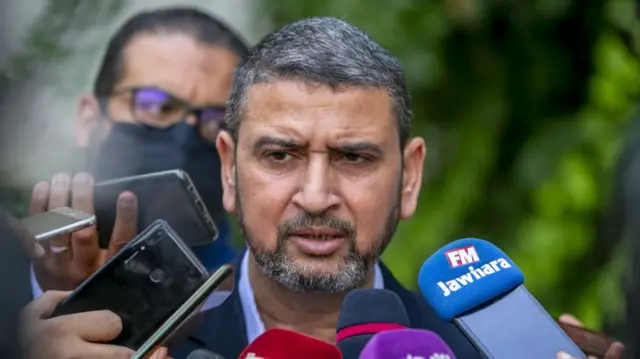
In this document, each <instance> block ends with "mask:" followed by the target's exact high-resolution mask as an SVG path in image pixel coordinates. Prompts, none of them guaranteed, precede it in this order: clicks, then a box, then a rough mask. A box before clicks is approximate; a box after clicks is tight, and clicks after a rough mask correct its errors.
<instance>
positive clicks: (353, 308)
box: [336, 289, 410, 359]
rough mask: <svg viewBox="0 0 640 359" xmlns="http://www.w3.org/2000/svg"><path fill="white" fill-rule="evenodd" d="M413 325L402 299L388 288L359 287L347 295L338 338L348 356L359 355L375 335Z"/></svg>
mask: <svg viewBox="0 0 640 359" xmlns="http://www.w3.org/2000/svg"><path fill="white" fill-rule="evenodd" d="M409 326H410V322H409V316H408V315H407V311H406V309H405V308H404V305H403V304H402V300H400V297H398V295H397V294H395V293H394V292H392V291H389V290H386V289H355V290H353V291H351V292H349V294H347V296H346V297H345V298H344V301H343V302H342V308H341V309H340V314H339V316H338V330H337V333H336V340H337V345H338V348H340V351H341V352H342V356H343V357H344V358H345V359H352V358H358V356H359V355H360V351H361V350H362V348H363V347H364V346H365V344H367V342H368V341H369V340H370V339H371V337H373V335H375V334H377V333H380V332H384V331H388V330H396V329H405V328H407V327H409Z"/></svg>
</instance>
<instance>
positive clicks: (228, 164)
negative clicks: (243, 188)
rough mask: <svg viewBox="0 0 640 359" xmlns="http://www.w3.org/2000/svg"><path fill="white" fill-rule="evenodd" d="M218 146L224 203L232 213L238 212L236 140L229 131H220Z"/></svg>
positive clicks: (217, 140)
mask: <svg viewBox="0 0 640 359" xmlns="http://www.w3.org/2000/svg"><path fill="white" fill-rule="evenodd" d="M216 148H217V149H218V155H219V156H220V166H221V167H220V176H221V179H222V205H223V206H224V209H225V210H226V211H227V212H229V213H231V214H235V213H236V190H237V188H236V173H235V172H236V167H235V142H234V141H233V137H231V134H230V133H229V132H227V131H220V133H219V134H218V138H217V139H216Z"/></svg>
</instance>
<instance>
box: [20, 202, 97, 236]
mask: <svg viewBox="0 0 640 359" xmlns="http://www.w3.org/2000/svg"><path fill="white" fill-rule="evenodd" d="M21 222H22V224H23V225H24V226H25V228H27V230H29V232H31V233H32V234H33V235H34V236H35V238H36V240H37V241H45V240H48V239H51V238H54V237H57V236H60V235H63V234H69V233H71V232H74V231H77V230H79V229H83V228H86V227H89V226H91V225H93V224H94V223H96V216H95V215H93V214H89V213H86V212H83V211H79V210H77V209H73V208H69V207H60V208H56V209H52V210H50V211H47V212H44V213H39V214H36V215H34V216H31V217H27V218H23V219H22V220H21Z"/></svg>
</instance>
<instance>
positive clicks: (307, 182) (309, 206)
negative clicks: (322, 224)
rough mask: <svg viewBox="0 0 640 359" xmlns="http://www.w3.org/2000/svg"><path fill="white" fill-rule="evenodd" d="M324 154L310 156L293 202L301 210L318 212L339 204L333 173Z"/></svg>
mask: <svg viewBox="0 0 640 359" xmlns="http://www.w3.org/2000/svg"><path fill="white" fill-rule="evenodd" d="M326 157H327V156H326V155H321V154H317V155H316V156H310V158H309V160H308V161H307V166H306V168H305V172H304V175H303V176H301V178H300V181H301V184H300V186H299V190H298V192H297V193H296V194H295V195H294V197H293V203H294V204H295V205H296V206H298V207H300V208H301V209H302V210H304V211H306V212H308V213H313V214H320V213H323V212H325V211H327V210H330V209H332V208H334V207H337V206H338V205H339V204H340V197H339V196H338V194H337V190H336V181H335V174H334V173H333V171H331V166H330V164H329V161H328V159H327V158H326Z"/></svg>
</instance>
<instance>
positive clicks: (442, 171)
mask: <svg viewBox="0 0 640 359" xmlns="http://www.w3.org/2000/svg"><path fill="white" fill-rule="evenodd" d="M167 5H183V6H184V5H195V6H198V7H200V8H201V9H204V10H206V11H209V12H211V13H213V14H215V15H218V16H219V17H221V18H223V19H225V20H226V22H227V23H229V24H230V25H231V27H233V28H234V29H237V30H238V31H239V32H240V33H241V34H243V35H244V36H245V38H246V39H248V40H249V42H250V43H251V44H254V43H256V42H257V41H258V40H259V39H260V38H261V37H262V36H263V35H265V34H266V33H268V32H269V31H271V30H273V29H275V28H276V27H279V26H281V25H283V24H285V23H288V22H291V21H294V20H297V19H300V18H304V17H310V16H321V15H329V16H336V17H339V18H342V19H344V20H346V21H348V22H350V23H352V24H354V25H356V26H358V27H360V28H362V29H363V30H365V31H366V32H368V33H369V34H370V35H371V36H372V37H373V38H374V39H376V40H377V41H378V42H380V43H381V44H382V45H383V46H385V47H387V48H388V49H390V50H391V51H392V52H393V53H394V54H395V55H396V56H398V57H399V58H400V59H401V61H402V62H403V64H404V68H405V71H406V76H407V80H408V83H409V86H410V90H411V93H412V96H413V109H414V112H415V122H414V130H413V134H414V135H416V136H423V137H425V138H426V142H427V145H428V158H427V167H426V169H425V179H424V184H423V188H422V193H421V203H420V205H419V210H418V213H417V214H416V216H415V217H414V218H413V219H412V220H410V221H407V222H404V223H402V224H401V227H400V230H399V232H398V233H397V235H396V238H395V240H394V242H393V243H392V245H391V247H390V248H389V250H388V251H387V252H386V253H385V256H384V259H385V261H386V263H387V264H388V265H389V266H390V267H391V268H392V270H393V272H394V273H395V274H396V276H397V277H398V278H399V279H400V280H401V281H402V282H403V283H404V284H405V285H407V286H409V287H412V288H415V287H416V283H415V278H416V275H417V272H418V270H419V268H420V266H421V264H422V263H423V261H424V260H425V258H427V257H428V256H429V255H430V254H431V253H432V252H433V251H435V250H436V249H438V248H439V247H440V246H442V245H443V244H445V243H447V242H450V241H452V240H454V239H457V238H460V237H479V238H484V239H487V240H490V241H492V242H494V243H496V244H497V245H498V246H500V247H501V248H502V249H504V250H505V252H506V253H507V254H508V255H509V256H510V257H511V258H512V259H513V260H514V261H515V262H516V263H517V264H518V265H519V266H520V267H521V269H522V270H523V271H524V273H525V277H526V278H527V280H526V284H527V287H528V288H529V290H530V291H532V292H533V293H534V294H535V295H536V296H537V297H538V299H539V300H540V301H541V302H542V303H543V305H544V306H545V307H546V308H547V309H548V310H549V311H550V312H551V313H552V314H560V313H562V312H570V313H574V314H575V315H576V316H577V317H579V318H580V319H582V320H583V321H584V322H585V323H586V325H587V326H589V327H592V328H595V329H600V330H607V331H608V332H609V333H611V334H613V335H616V336H618V337H619V338H620V339H623V340H625V339H626V338H629V335H630V334H629V333H631V332H633V330H634V328H632V327H631V326H630V324H625V323H631V322H632V321H633V318H634V317H635V321H636V322H640V315H638V314H637V313H635V310H637V309H635V308H634V307H633V305H635V306H638V304H637V303H639V302H640V283H639V282H640V280H639V279H638V278H640V276H638V275H634V273H640V269H638V268H637V267H640V265H637V264H636V263H638V262H640V162H639V160H640V157H639V156H640V112H639V111H638V110H639V108H638V104H639V100H640V45H639V44H640V23H639V22H638V16H637V11H636V7H635V5H634V3H633V1H632V0H607V1H605V0H529V1H511V0H440V1H434V0H370V1H366V2H363V1H357V0H323V1H319V0H318V1H302V0H216V1H209V0H200V1H195V0H194V1H184V0H181V1H177V0H176V1H168V0H163V1H158V0H152V1H141V0H136V1H134V0H109V1H106V0H101V1H95V0H93V1H89V0H85V1H80V0H23V1H19V2H18V1H13V2H7V3H5V4H4V5H3V9H2V10H1V11H0V13H1V14H0V16H1V17H2V18H1V19H0V20H1V21H0V23H2V28H3V29H2V31H3V33H4V35H3V39H2V42H3V43H2V44H0V45H1V46H2V48H3V49H4V50H5V51H3V53H2V55H1V56H0V117H1V118H2V119H3V121H2V129H1V134H2V141H1V142H0V144H1V146H2V151H1V153H2V156H3V158H2V161H1V163H2V164H3V165H2V168H0V171H1V172H0V179H1V188H0V200H1V203H0V205H5V206H8V207H9V208H10V209H11V210H12V212H13V213H14V214H16V215H18V216H21V215H24V214H25V209H26V204H27V200H28V196H29V192H30V190H31V188H32V186H33V184H35V183H36V182H37V181H39V180H42V179H48V178H50V176H51V175H52V174H53V173H55V172H56V170H58V169H60V168H64V167H65V166H66V165H67V164H68V163H70V162H72V161H73V157H74V148H73V143H74V142H73V140H72V138H71V136H72V135H73V131H72V130H71V128H72V127H73V121H74V118H75V106H76V99H77V96H78V95H79V94H81V93H83V92H89V91H90V87H91V81H92V80H93V74H94V73H95V71H96V69H97V66H98V61H99V59H100V57H101V56H102V52H103V51H104V49H105V46H106V41H107V40H108V38H109V37H110V36H111V35H112V33H113V32H114V31H115V29H116V28H117V27H118V26H120V25H121V23H122V22H123V21H124V19H125V18H127V17H130V16H131V15H132V14H133V13H135V12H137V11H139V10H141V9H150V8H156V7H162V6H167ZM88 74H90V75H88ZM238 242H239V245H241V242H240V240H239V239H238ZM639 331H640V330H639Z"/></svg>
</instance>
